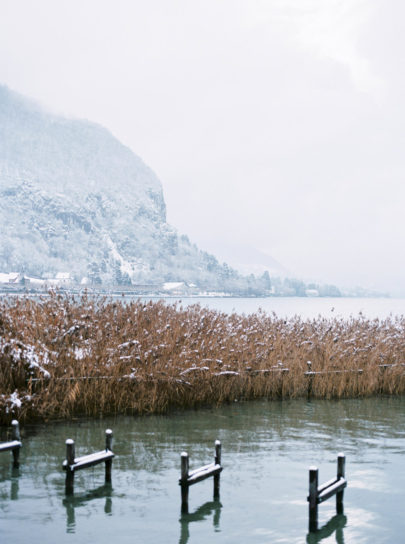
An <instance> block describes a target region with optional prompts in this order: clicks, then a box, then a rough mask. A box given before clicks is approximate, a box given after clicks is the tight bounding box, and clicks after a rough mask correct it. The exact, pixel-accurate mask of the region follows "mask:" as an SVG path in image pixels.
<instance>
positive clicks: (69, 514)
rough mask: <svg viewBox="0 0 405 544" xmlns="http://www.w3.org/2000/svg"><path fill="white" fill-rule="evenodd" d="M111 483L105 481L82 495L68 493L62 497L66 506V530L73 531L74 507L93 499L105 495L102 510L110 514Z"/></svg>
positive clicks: (74, 525) (74, 522) (74, 526)
mask: <svg viewBox="0 0 405 544" xmlns="http://www.w3.org/2000/svg"><path fill="white" fill-rule="evenodd" d="M111 496H112V485H111V484H110V483H106V484H104V485H101V486H100V487H97V488H96V489H92V490H91V491H88V492H86V493H85V494H83V495H69V496H66V497H65V498H64V499H63V501H62V502H63V506H64V507H65V508H66V532H67V533H74V532H75V529H76V517H75V509H76V508H78V507H80V506H87V504H88V503H89V502H90V501H91V500H93V499H100V498H103V497H105V504H104V512H105V513H106V514H107V515H111V514H112V497H111Z"/></svg>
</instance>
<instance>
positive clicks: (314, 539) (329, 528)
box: [307, 514, 347, 544]
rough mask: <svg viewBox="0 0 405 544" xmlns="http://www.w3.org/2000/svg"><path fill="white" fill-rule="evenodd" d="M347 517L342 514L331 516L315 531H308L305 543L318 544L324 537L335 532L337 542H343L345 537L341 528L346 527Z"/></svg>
mask: <svg viewBox="0 0 405 544" xmlns="http://www.w3.org/2000/svg"><path fill="white" fill-rule="evenodd" d="M346 524H347V517H346V516H344V515H343V514H337V515H336V516H333V518H331V519H330V520H329V521H328V523H325V525H324V526H323V527H321V528H320V529H319V530H318V531H317V532H316V533H309V534H308V535H307V544H318V542H321V541H322V540H324V539H325V538H328V537H330V536H331V535H332V534H333V533H336V534H335V538H336V542H337V544H344V542H345V539H344V535H343V529H344V527H346Z"/></svg>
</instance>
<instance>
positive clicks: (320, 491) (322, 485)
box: [318, 478, 337, 495]
mask: <svg viewBox="0 0 405 544" xmlns="http://www.w3.org/2000/svg"><path fill="white" fill-rule="evenodd" d="M336 482H337V478H332V479H331V480H328V481H327V482H325V483H324V484H321V485H320V486H319V487H318V495H319V493H322V491H324V490H325V489H327V488H328V487H330V486H331V485H333V484H335V483H336Z"/></svg>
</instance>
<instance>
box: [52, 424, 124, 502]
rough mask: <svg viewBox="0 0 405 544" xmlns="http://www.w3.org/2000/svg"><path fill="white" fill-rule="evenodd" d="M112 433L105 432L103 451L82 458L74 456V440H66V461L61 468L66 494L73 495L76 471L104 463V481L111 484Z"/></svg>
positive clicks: (109, 431) (108, 430)
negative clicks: (64, 472)
mask: <svg viewBox="0 0 405 544" xmlns="http://www.w3.org/2000/svg"><path fill="white" fill-rule="evenodd" d="M112 439H113V432H112V430H111V429H107V430H106V432H105V449H104V450H102V451H97V452H96V453H90V454H89V455H84V456H82V457H76V456H75V443H74V440H72V439H70V438H68V439H67V440H66V459H65V461H63V464H62V467H63V469H64V470H66V494H67V495H71V494H72V493H73V484H74V474H75V472H76V471H77V470H82V469H84V468H88V467H92V466H94V465H98V464H99V463H105V481H106V483H111V466H112V460H113V458H114V453H113V452H112V451H111V448H112Z"/></svg>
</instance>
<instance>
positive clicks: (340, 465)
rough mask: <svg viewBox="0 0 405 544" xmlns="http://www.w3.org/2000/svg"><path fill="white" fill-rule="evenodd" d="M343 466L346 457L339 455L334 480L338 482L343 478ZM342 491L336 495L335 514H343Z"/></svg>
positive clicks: (342, 454)
mask: <svg viewBox="0 0 405 544" xmlns="http://www.w3.org/2000/svg"><path fill="white" fill-rule="evenodd" d="M345 465H346V457H345V454H344V453H339V454H338V458H337V474H336V479H337V480H340V478H343V479H344V477H345ZM343 493H344V491H343V489H342V490H341V491H338V492H337V493H336V513H337V514H343V511H344V508H343Z"/></svg>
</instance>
